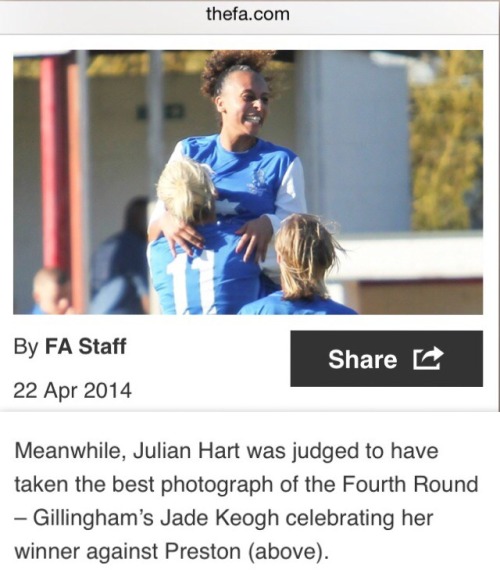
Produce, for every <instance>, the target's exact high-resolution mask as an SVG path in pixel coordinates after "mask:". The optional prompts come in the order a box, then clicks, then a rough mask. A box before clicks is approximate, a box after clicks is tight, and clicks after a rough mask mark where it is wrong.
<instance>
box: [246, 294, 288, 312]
mask: <svg viewBox="0 0 500 573" xmlns="http://www.w3.org/2000/svg"><path fill="white" fill-rule="evenodd" d="M282 297H283V292H282V291H277V292H273V293H271V294H269V295H267V296H265V297H264V298H260V299H258V300H256V301H254V302H250V303H249V304H246V305H245V306H244V307H243V308H242V309H241V310H240V312H239V313H238V314H281V313H280V312H278V309H279V307H280V305H281V304H282Z"/></svg>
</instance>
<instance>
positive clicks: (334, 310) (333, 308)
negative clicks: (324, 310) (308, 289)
mask: <svg viewBox="0 0 500 573" xmlns="http://www.w3.org/2000/svg"><path fill="white" fill-rule="evenodd" d="M327 302H328V307H329V309H330V314H358V313H357V312H356V311H355V310H354V309H353V308H350V307H348V306H345V305H344V304H341V303H340V302H336V301H334V300H332V299H328V301H327Z"/></svg>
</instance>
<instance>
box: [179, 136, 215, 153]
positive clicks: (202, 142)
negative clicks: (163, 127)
mask: <svg viewBox="0 0 500 573" xmlns="http://www.w3.org/2000/svg"><path fill="white" fill-rule="evenodd" d="M216 145H217V134H214V135H197V136H193V137H187V138H186V139H183V140H182V141H181V146H182V153H183V155H185V156H187V157H196V156H197V155H199V154H200V153H203V152H204V151H206V150H208V149H213V148H214V147H216Z"/></svg>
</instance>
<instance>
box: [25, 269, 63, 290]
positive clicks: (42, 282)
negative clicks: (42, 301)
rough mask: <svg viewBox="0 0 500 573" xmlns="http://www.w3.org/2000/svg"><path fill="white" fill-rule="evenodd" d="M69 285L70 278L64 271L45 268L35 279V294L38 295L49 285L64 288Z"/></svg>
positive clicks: (38, 272)
mask: <svg viewBox="0 0 500 573" xmlns="http://www.w3.org/2000/svg"><path fill="white" fill-rule="evenodd" d="M68 283H69V276H68V274H67V273H66V272H65V271H63V270H62V269H58V268H55V267H54V268H52V267H43V268H41V269H40V270H39V271H37V273H36V274H35V276H34V277H33V292H34V293H38V292H39V291H40V289H43V288H45V287H46V286H47V285H57V286H64V285H66V284H68Z"/></svg>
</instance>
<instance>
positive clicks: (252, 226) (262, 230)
mask: <svg viewBox="0 0 500 573" xmlns="http://www.w3.org/2000/svg"><path fill="white" fill-rule="evenodd" d="M236 234H237V235H241V239H240V240H239V242H238V245H237V246H236V252H237V253H241V252H242V251H243V250H244V251H245V254H244V255H243V260H244V261H245V263H247V262H248V261H250V260H252V256H253V260H254V261H255V262H256V263H258V262H259V261H264V260H265V258H266V253H267V247H268V246H269V242H270V241H271V239H272V237H273V226H272V224H271V221H270V219H269V217H267V216H266V215H261V216H260V217H259V218H258V219H252V220H251V221H248V223H245V224H244V225H243V227H240V228H239V229H238V230H237V231H236Z"/></svg>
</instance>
